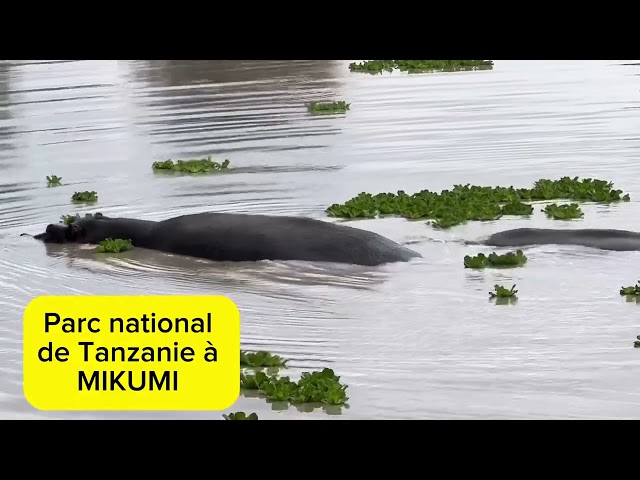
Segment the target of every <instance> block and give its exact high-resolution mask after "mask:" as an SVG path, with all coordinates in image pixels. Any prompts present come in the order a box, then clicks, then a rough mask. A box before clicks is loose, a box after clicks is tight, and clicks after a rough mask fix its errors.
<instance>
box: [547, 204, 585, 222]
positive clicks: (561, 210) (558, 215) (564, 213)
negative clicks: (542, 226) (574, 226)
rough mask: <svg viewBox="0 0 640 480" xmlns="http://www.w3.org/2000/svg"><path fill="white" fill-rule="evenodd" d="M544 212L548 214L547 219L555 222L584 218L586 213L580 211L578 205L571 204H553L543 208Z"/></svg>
mask: <svg viewBox="0 0 640 480" xmlns="http://www.w3.org/2000/svg"><path fill="white" fill-rule="evenodd" d="M542 211H543V212H544V213H546V214H547V217H549V218H552V219H554V220H572V219H574V218H582V217H584V213H583V212H582V210H581V209H580V205H578V204H577V203H569V204H565V205H558V204H557V203H552V204H550V205H547V206H546V207H545V208H543V209H542Z"/></svg>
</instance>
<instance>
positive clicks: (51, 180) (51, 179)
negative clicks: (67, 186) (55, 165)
mask: <svg viewBox="0 0 640 480" xmlns="http://www.w3.org/2000/svg"><path fill="white" fill-rule="evenodd" d="M61 182H62V177H58V176H57V175H51V176H48V175H47V186H48V187H59V186H60V185H62V183H61Z"/></svg>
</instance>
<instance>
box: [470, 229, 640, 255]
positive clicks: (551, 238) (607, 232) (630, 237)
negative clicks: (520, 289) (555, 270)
mask: <svg viewBox="0 0 640 480" xmlns="http://www.w3.org/2000/svg"><path fill="white" fill-rule="evenodd" d="M480 243H482V244H483V245H489V246H493V247H524V246H527V245H581V246H584V247H592V248H599V249H602V250H616V251H633V250H640V233H636V232H630V231H628V230H611V229H598V228H589V229H557V230H556V229H549V228H516V229H514V230H506V231H504V232H499V233H494V234H493V235H491V236H490V237H489V238H487V239H486V240H484V241H482V242H480Z"/></svg>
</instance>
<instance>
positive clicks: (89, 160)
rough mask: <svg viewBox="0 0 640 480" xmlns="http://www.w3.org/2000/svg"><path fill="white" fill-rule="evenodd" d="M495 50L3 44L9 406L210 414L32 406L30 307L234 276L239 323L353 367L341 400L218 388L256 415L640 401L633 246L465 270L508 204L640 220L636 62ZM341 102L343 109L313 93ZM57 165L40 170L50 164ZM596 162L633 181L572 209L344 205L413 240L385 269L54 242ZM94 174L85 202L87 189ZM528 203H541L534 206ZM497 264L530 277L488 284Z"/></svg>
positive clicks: (614, 410) (541, 251)
mask: <svg viewBox="0 0 640 480" xmlns="http://www.w3.org/2000/svg"><path fill="white" fill-rule="evenodd" d="M634 62H635V61H623V60H607V61H496V62H495V69H494V70H493V71H478V72H460V73H440V74H424V75H406V74H391V75H389V74H385V75H381V76H370V75H366V74H352V73H350V72H349V70H348V67H347V65H348V62H347V61H269V62H267V61H198V62H196V61H58V62H52V61H20V62H17V61H3V62H0V171H1V172H2V180H0V267H1V269H2V275H0V302H1V305H0V306H1V307H2V311H3V312H4V315H3V318H2V320H1V321H0V417H2V418H205V419H208V418H210V419H221V418H222V417H221V415H220V412H190V413H180V412H156V413H146V412H143V413H131V412H79V413H73V412H41V411H38V410H35V409H34V408H32V407H31V406H30V405H29V404H28V403H27V402H26V400H25V399H24V396H23V391H22V323H21V322H22V312H23V309H24V308H25V306H26V305H27V303H28V302H29V301H30V300H31V299H32V298H34V297H36V296H38V295H42V294H223V295H228V296H230V297H231V298H232V299H233V300H234V301H235V302H236V304H237V305H238V306H239V308H240V311H241V314H242V345H243V348H245V349H257V348H260V349H267V350H270V351H272V352H274V353H277V354H279V355H282V356H285V357H288V358H291V364H290V365H291V367H292V368H291V369H290V371H289V372H287V373H288V374H290V375H291V376H292V377H297V376H298V375H299V374H300V373H301V372H303V371H309V370H310V369H313V370H315V369H320V368H322V367H325V366H328V367H331V368H333V369H334V370H335V371H336V373H337V374H338V375H341V376H342V379H343V380H344V381H345V382H346V383H347V384H348V385H349V389H348V393H349V397H350V400H349V405H350V408H348V409H345V410H343V411H342V412H341V414H340V415H336V412H335V411H334V412H330V413H333V415H329V414H327V412H324V411H322V410H316V411H315V412H313V413H305V412H299V411H298V410H297V409H295V408H293V407H291V408H289V410H287V411H277V410H272V406H271V405H269V404H267V403H265V402H264V401H263V400H260V399H253V398H243V397H241V398H240V399H239V400H238V402H237V403H236V404H235V405H234V406H233V408H232V409H230V411H236V410H244V411H247V412H251V411H255V412H257V413H258V415H259V416H260V418H264V419H270V418H275V419H291V418H304V419H314V420H324V419H335V418H350V419H362V418H374V419H386V418H394V419H395V418H419V419H423V418H425V419H430V418H635V417H638V415H639V414H640V384H638V382H637V381H636V378H637V373H638V370H637V366H638V353H639V352H638V351H637V350H634V348H633V341H634V339H635V336H636V335H638V334H640V328H639V326H638V318H640V305H638V304H636V303H630V302H625V301H624V299H621V298H620V296H619V294H618V290H619V288H620V287H621V286H622V285H630V284H633V283H634V282H635V281H636V280H637V279H639V278H640V274H638V264H639V263H640V252H639V253H636V252H602V251H596V250H591V249H587V248H582V247H556V246H544V247H533V248H528V249H526V254H527V255H528V256H529V263H528V265H527V266H526V267H525V268H520V269H515V270H506V271H505V270H502V271H497V272H491V271H487V272H472V271H468V270H465V269H464V268H463V265H462V258H463V257H464V255H466V254H475V253H477V252H479V251H485V252H486V251H487V250H486V249H483V248H478V247H473V246H466V245H464V244H462V243H460V240H463V239H478V238H480V237H482V236H484V235H488V234H490V233H492V232H496V231H500V230H503V229H506V228H511V227H515V226H521V225H529V226H565V225H568V226H571V227H574V228H577V227H584V226H590V227H603V228H607V227H610V228H626V229H632V230H639V229H640V227H639V226H638V225H639V223H638V218H639V217H640V204H639V203H638V201H639V200H640V162H639V161H638V160H639V154H640V135H639V134H638V132H640V116H639V112H640V110H638V108H639V107H640V76H638V74H640V65H624V64H628V63H634ZM322 99H345V100H347V101H348V102H351V110H350V111H349V112H348V114H347V115H339V116H336V117H324V116H323V117H314V116H310V115H309V114H308V113H307V111H306V108H305V106H304V104H305V103H306V102H309V101H316V100H322ZM209 154H211V155H213V156H215V157H217V158H219V159H224V158H228V159H229V160H230V161H231V166H232V167H233V170H232V171H230V172H229V173H228V174H226V175H218V176H207V177H198V178H193V177H166V176H165V177H158V176H157V175H154V174H153V172H152V171H151V167H150V166H151V163H152V162H153V161H156V160H165V159H167V158H174V159H178V158H186V157H194V156H199V155H209ZM50 174H56V175H59V176H61V177H62V178H63V183H64V186H63V187H59V188H47V187H46V182H45V176H46V175H50ZM564 175H570V176H581V177H597V178H603V179H607V180H612V181H614V182H615V184H616V186H618V187H619V188H622V189H624V190H625V192H628V193H629V194H630V195H631V198H632V201H631V202H630V203H625V204H621V205H614V206H609V207H604V206H593V205H588V206H585V207H584V211H585V219H584V220H583V221H574V222H552V221H550V220H546V219H545V218H544V216H543V215H542V214H541V213H540V212H538V213H536V215H535V217H534V218H533V219H531V220H501V221H498V222H485V223H478V222H474V223H470V224H468V225H465V226H461V227H457V228H454V229H452V230H450V231H446V232H439V231H434V230H433V229H431V228H430V227H429V226H428V225H426V223H425V222H408V221H405V220H401V219H384V220H367V221H359V222H356V223H355V225H356V226H359V227H361V228H365V229H370V230H373V231H376V232H379V233H382V234H384V235H386V236H388V237H390V238H392V239H394V240H396V241H398V242H402V243H410V244H411V247H412V248H415V249H417V250H418V251H420V252H421V253H422V255H423V258H422V259H421V260H419V261H416V262H412V263H409V264H402V265H390V266H384V267H379V268H366V267H352V266H335V265H321V264H306V263H302V262H291V263H281V262H260V263H258V264H227V263H221V264H214V263H211V262H205V261H200V260H195V259H190V258H179V257H172V256H168V255H164V254H159V253H154V252H148V251H143V250H134V251H132V252H129V253H127V254H126V255H122V256H115V257H99V258H96V256H95V255H93V254H92V253H91V252H89V251H86V250H82V249H79V248H77V247H69V246H46V247H45V246H43V245H42V244H39V243H37V242H35V241H33V240H31V239H29V238H27V237H20V236H19V234H20V233H22V232H25V231H28V232H32V233H35V232H39V231H41V230H42V229H43V228H44V227H45V226H46V225H47V224H48V223H50V222H53V221H57V219H59V217H60V215H63V214H67V213H72V212H75V211H78V212H81V213H82V212H84V211H89V212H94V211H96V209H97V210H99V211H101V212H102V213H104V214H105V215H126V216H133V217H139V218H148V219H163V218H168V217H171V216H174V215H179V214H186V213H195V212H202V211H226V212H247V213H267V214H273V215H304V216H311V217H316V218H325V214H324V209H325V208H326V207H327V206H328V205H330V204H332V203H336V202H343V201H345V200H347V199H349V198H351V197H352V196H354V195H356V194H358V193H360V192H362V191H368V192H372V193H376V192H381V191H397V190H405V191H407V192H414V191H418V190H422V189H424V188H429V189H431V190H440V189H443V188H449V187H451V186H452V185H454V184H457V183H462V184H464V183H474V184H483V185H507V186H508V185H514V186H529V185H531V184H532V183H533V182H534V181H535V180H537V179H538V178H541V177H548V178H557V177H559V176H564ZM76 190H96V191H98V193H99V204H98V207H97V208H96V207H76V206H73V205H71V203H70V196H71V194H72V193H73V192H74V191H76ZM538 210H539V209H538ZM496 282H501V283H503V284H508V285H510V284H513V283H515V284H517V288H518V289H519V291H520V300H519V302H518V303H517V304H516V305H512V306H496V305H494V304H492V303H490V302H489V301H488V294H487V292H488V291H489V290H491V289H492V288H493V285H494V284H495V283H496Z"/></svg>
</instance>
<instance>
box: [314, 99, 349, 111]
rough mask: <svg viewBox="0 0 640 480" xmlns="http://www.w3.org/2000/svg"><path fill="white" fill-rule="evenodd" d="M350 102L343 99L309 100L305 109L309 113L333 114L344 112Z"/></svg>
mask: <svg viewBox="0 0 640 480" xmlns="http://www.w3.org/2000/svg"><path fill="white" fill-rule="evenodd" d="M350 106H351V104H350V103H347V102H345V101H342V100H341V101H339V102H311V103H310V104H309V105H307V109H308V110H309V111H310V112H311V113H316V114H333V113H346V111H347V110H349V108H350Z"/></svg>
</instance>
